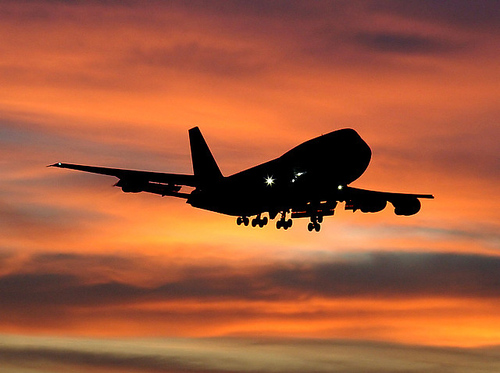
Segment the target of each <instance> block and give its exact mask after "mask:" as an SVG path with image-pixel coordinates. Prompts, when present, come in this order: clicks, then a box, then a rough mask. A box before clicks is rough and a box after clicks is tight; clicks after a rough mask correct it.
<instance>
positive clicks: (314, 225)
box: [307, 215, 323, 232]
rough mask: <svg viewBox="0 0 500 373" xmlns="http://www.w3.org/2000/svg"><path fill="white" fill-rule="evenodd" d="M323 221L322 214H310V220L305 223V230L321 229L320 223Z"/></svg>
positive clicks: (317, 230)
mask: <svg viewBox="0 0 500 373" xmlns="http://www.w3.org/2000/svg"><path fill="white" fill-rule="evenodd" d="M322 222H323V216H321V215H320V216H311V222H310V223H309V224H307V230H308V231H309V232H312V231H313V230H315V231H316V232H319V231H320V229H321V225H320V223H322Z"/></svg>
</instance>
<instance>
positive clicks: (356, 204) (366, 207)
mask: <svg viewBox="0 0 500 373" xmlns="http://www.w3.org/2000/svg"><path fill="white" fill-rule="evenodd" d="M385 206H387V201H386V200H384V199H375V200H369V201H368V200H354V201H346V204H345V209H346V210H352V211H353V212H354V211H356V210H361V211H362V212H379V211H382V210H383V209H384V208H385Z"/></svg>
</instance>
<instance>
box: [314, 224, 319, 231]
mask: <svg viewBox="0 0 500 373" xmlns="http://www.w3.org/2000/svg"><path fill="white" fill-rule="evenodd" d="M320 229H321V225H319V223H316V224H314V230H315V231H316V232H319V230H320Z"/></svg>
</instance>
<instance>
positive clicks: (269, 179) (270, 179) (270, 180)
mask: <svg viewBox="0 0 500 373" xmlns="http://www.w3.org/2000/svg"><path fill="white" fill-rule="evenodd" d="M265 181H266V185H267V186H272V185H273V184H274V178H273V177H272V176H267V177H266V178H265Z"/></svg>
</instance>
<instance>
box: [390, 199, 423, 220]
mask: <svg viewBox="0 0 500 373" xmlns="http://www.w3.org/2000/svg"><path fill="white" fill-rule="evenodd" d="M391 203H392V204H393V206H394V213H395V214H396V215H404V216H409V215H414V214H416V213H417V212H419V211H420V207H421V206H422V205H421V203H420V201H419V199H418V198H415V197H410V198H404V199H398V200H394V201H391Z"/></svg>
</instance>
